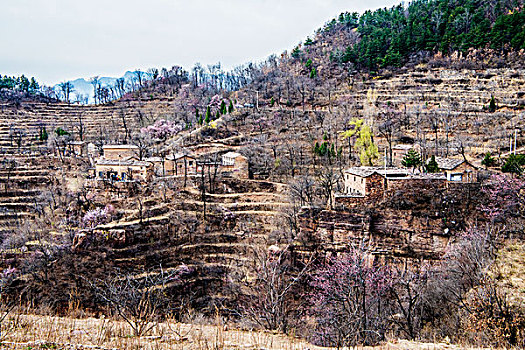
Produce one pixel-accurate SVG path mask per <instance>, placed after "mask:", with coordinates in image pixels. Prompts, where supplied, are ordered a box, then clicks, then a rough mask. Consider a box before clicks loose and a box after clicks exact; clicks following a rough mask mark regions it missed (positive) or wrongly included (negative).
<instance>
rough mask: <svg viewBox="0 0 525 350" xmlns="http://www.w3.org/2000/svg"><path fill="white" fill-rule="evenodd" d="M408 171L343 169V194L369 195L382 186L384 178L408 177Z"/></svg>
mask: <svg viewBox="0 0 525 350" xmlns="http://www.w3.org/2000/svg"><path fill="white" fill-rule="evenodd" d="M409 176H410V173H409V171H408V170H407V169H403V168H384V167H383V168H381V167H354V168H350V169H346V170H345V171H344V183H345V190H344V192H345V194H347V195H353V196H358V197H364V196H367V195H370V194H371V193H372V192H373V191H374V190H375V189H377V187H382V186H383V183H384V182H385V180H386V179H392V180H393V179H401V178H408V177H409Z"/></svg>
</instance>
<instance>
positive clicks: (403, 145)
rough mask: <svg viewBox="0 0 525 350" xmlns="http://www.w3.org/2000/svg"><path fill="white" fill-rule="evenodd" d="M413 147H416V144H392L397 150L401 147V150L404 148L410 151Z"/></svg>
mask: <svg viewBox="0 0 525 350" xmlns="http://www.w3.org/2000/svg"><path fill="white" fill-rule="evenodd" d="M412 148H414V145H408V144H399V145H395V146H392V149H396V150H397V149H399V150H403V151H409V150H411V149H412Z"/></svg>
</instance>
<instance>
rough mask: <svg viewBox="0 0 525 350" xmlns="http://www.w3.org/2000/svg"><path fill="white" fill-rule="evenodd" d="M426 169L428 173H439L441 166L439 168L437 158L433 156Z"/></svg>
mask: <svg viewBox="0 0 525 350" xmlns="http://www.w3.org/2000/svg"><path fill="white" fill-rule="evenodd" d="M425 168H426V170H427V173H431V174H434V173H437V172H439V166H438V163H437V162H436V156H432V157H431V158H430V160H429V161H428V163H427V165H426V166H425Z"/></svg>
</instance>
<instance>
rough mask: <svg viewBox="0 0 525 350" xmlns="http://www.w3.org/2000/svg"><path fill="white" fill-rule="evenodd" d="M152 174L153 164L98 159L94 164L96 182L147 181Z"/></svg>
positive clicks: (132, 160)
mask: <svg viewBox="0 0 525 350" xmlns="http://www.w3.org/2000/svg"><path fill="white" fill-rule="evenodd" d="M153 173H154V167H153V163H151V162H145V161H138V160H136V159H133V158H128V159H119V160H114V159H104V158H100V159H98V160H97V162H96V163H95V175H96V178H97V180H106V181H144V182H146V181H149V180H151V178H152V176H153Z"/></svg>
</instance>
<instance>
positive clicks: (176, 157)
mask: <svg viewBox="0 0 525 350" xmlns="http://www.w3.org/2000/svg"><path fill="white" fill-rule="evenodd" d="M184 157H186V158H191V159H195V157H194V156H192V155H190V154H187V153H176V154H170V155H168V156H167V157H166V158H167V159H170V160H179V159H181V158H184Z"/></svg>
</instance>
